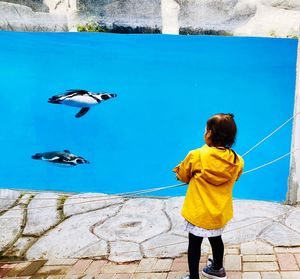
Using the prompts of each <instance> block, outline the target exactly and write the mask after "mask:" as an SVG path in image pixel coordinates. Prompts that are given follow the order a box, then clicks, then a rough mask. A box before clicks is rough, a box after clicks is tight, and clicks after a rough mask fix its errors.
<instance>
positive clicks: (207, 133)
mask: <svg viewBox="0 0 300 279" xmlns="http://www.w3.org/2000/svg"><path fill="white" fill-rule="evenodd" d="M211 135H212V131H211V130H206V136H207V137H208V138H210V137H211Z"/></svg>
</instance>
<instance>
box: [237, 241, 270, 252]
mask: <svg viewBox="0 0 300 279" xmlns="http://www.w3.org/2000/svg"><path fill="white" fill-rule="evenodd" d="M241 254H242V255H251V254H252V255H266V254H274V251H273V247H272V246H271V245H270V244H267V243H264V242H261V241H251V242H246V243H242V244H241Z"/></svg>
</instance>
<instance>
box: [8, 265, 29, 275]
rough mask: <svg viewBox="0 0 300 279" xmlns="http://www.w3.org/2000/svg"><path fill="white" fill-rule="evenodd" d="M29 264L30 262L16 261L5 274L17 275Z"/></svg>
mask: <svg viewBox="0 0 300 279" xmlns="http://www.w3.org/2000/svg"><path fill="white" fill-rule="evenodd" d="M29 265H30V262H23V263H18V264H16V266H14V267H13V268H12V269H10V270H9V271H8V272H7V273H6V276H9V277H13V276H17V275H19V274H20V273H21V272H22V271H23V270H25V269H26V268H27V267H28V266H29Z"/></svg>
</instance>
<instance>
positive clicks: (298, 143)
mask: <svg viewBox="0 0 300 279" xmlns="http://www.w3.org/2000/svg"><path fill="white" fill-rule="evenodd" d="M299 112H300V42H299V40H298V51H297V69H296V90H295V108H294V115H296V114H297V113H299ZM296 149H300V114H298V116H297V117H295V118H294V122H293V135H292V146H291V151H293V150H296ZM287 202H288V203H289V204H300V150H298V151H295V152H294V153H292V154H291V167H290V177H289V189H288V193H287Z"/></svg>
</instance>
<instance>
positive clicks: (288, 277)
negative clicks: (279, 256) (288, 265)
mask: <svg viewBox="0 0 300 279" xmlns="http://www.w3.org/2000/svg"><path fill="white" fill-rule="evenodd" d="M280 274H281V278H282V279H299V278H300V271H282V272H280Z"/></svg>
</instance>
